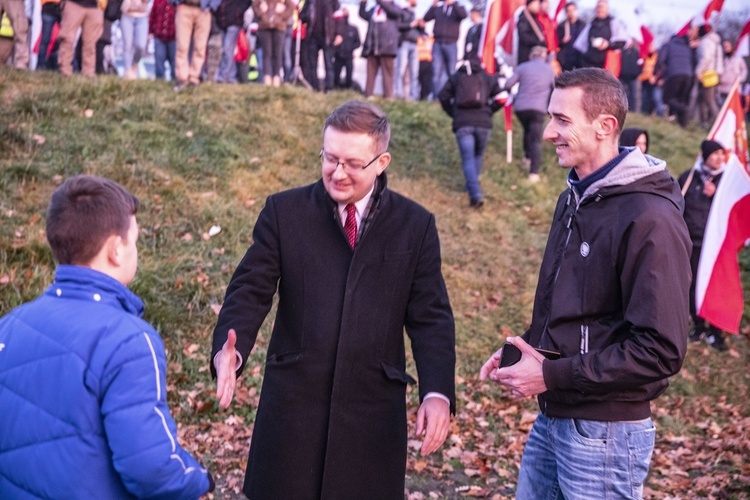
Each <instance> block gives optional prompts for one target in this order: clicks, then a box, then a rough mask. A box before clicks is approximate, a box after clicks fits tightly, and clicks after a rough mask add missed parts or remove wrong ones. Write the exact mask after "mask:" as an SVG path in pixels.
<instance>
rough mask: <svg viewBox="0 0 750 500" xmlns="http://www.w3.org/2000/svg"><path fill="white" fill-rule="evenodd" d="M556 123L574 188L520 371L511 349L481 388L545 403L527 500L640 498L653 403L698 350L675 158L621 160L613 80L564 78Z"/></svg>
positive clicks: (532, 444) (556, 231)
mask: <svg viewBox="0 0 750 500" xmlns="http://www.w3.org/2000/svg"><path fill="white" fill-rule="evenodd" d="M594 96H596V99H594ZM548 111H549V115H550V122H549V124H548V125H547V128H546V129H545V131H544V138H545V139H546V140H548V141H551V142H552V143H554V145H555V147H556V150H557V155H558V162H559V164H560V166H561V167H565V168H571V169H572V170H571V171H570V174H569V176H568V185H569V189H568V190H567V191H565V192H564V193H562V195H561V196H560V198H559V199H558V202H557V207H556V209H555V214H554V219H553V222H552V227H551V229H550V234H549V239H548V242H547V247H546V250H545V253H544V258H543V261H542V266H541V270H540V272H539V281H538V285H537V290H536V296H535V299H534V312H533V315H532V319H531V325H530V327H529V329H528V330H527V331H526V333H524V334H523V336H522V337H511V338H509V339H508V340H507V342H508V343H509V344H512V345H513V346H514V347H515V348H517V349H520V351H521V356H520V361H518V362H517V363H515V364H513V365H511V366H505V363H503V364H502V366H503V367H501V368H499V369H498V367H499V366H501V364H500V359H501V357H502V355H503V352H502V351H503V350H505V349H506V347H504V348H502V349H500V350H499V351H498V352H496V353H495V354H494V355H493V356H492V357H491V358H490V359H489V360H488V361H487V363H486V364H485V365H484V366H483V367H482V370H481V373H480V376H481V377H482V378H483V379H484V378H486V377H488V376H489V378H491V379H492V380H494V381H496V382H498V383H499V384H501V385H503V386H504V387H506V388H507V389H508V390H509V392H510V393H511V395H513V396H515V397H518V398H521V397H529V396H538V401H539V406H540V410H541V411H540V413H539V415H538V416H537V420H536V422H535V424H534V427H533V429H532V431H531V434H530V436H529V440H528V442H527V444H526V448H525V450H524V453H523V459H522V462H521V470H520V473H519V478H518V488H517V490H516V498H518V499H521V500H525V499H537V498H545V497H548V496H549V492H551V491H552V492H555V491H556V492H558V494H559V496H561V497H565V498H608V497H617V498H640V497H641V495H642V490H643V482H644V480H645V478H646V475H647V473H648V469H649V462H650V459H651V453H652V451H653V447H654V439H655V432H656V431H655V429H654V425H653V423H652V421H651V418H650V415H651V408H650V401H651V400H652V399H654V398H656V397H657V396H659V395H660V394H662V393H663V392H664V391H665V390H666V388H667V385H668V382H667V378H668V377H670V376H672V375H674V374H675V373H677V372H678V371H679V370H680V368H681V366H682V361H683V359H684V356H685V352H686V350H687V317H688V298H687V292H688V289H689V287H690V239H689V236H688V231H687V228H686V227H685V221H684V220H683V218H682V208H683V205H684V201H683V198H682V196H681V195H680V191H679V188H678V186H677V182H676V181H675V180H674V179H672V177H671V176H670V175H669V173H668V172H667V171H666V169H665V166H666V164H665V163H664V162H663V161H662V160H658V159H656V158H653V157H651V156H644V155H643V153H641V151H640V150H639V149H638V148H622V149H619V150H618V146H617V144H618V135H619V133H620V129H621V127H622V123H623V122H624V120H625V115H626V113H627V99H626V97H625V91H624V89H623V88H622V85H621V84H620V82H619V81H618V80H617V79H616V78H615V77H614V76H613V75H612V74H610V73H609V72H607V71H604V70H602V69H597V68H583V69H577V70H573V71H566V72H563V73H562V74H560V75H559V76H558V77H557V79H556V81H555V90H554V91H553V92H552V96H551V99H550V104H549V110H548ZM509 344H506V346H507V345H509ZM532 346H533V347H532ZM536 348H540V349H544V350H547V351H554V352H556V353H557V354H548V355H549V356H550V359H548V358H547V357H545V356H544V355H543V354H541V353H540V352H537V350H536ZM508 349H509V350H510V351H512V349H511V348H508ZM510 351H509V352H510Z"/></svg>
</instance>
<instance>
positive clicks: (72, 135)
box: [0, 70, 750, 498]
mask: <svg viewBox="0 0 750 500" xmlns="http://www.w3.org/2000/svg"><path fill="white" fill-rule="evenodd" d="M357 97H358V96H357V95H355V94H352V93H331V94H327V95H321V94H312V93H309V92H308V91H305V90H303V89H299V88H293V87H282V88H280V89H268V88H263V87H260V86H218V85H202V86H200V87H198V88H196V89H192V90H188V91H185V92H181V93H179V94H175V93H173V92H172V91H171V89H170V88H169V87H168V86H167V85H166V84H164V83H163V82H162V83H159V82H147V81H136V82H126V81H122V80H118V79H112V78H99V79H96V80H84V79H79V78H73V79H67V80H66V79H62V78H60V77H59V76H58V75H54V74H43V75H42V74H28V73H21V72H15V71H9V70H2V72H0V117H1V118H0V312H2V313H3V314H4V313H5V312H7V311H9V310H10V309H11V308H12V307H14V306H16V305H18V304H20V303H22V302H24V301H27V300H31V299H33V298H34V297H36V296H37V295H38V294H39V293H40V292H41V291H42V290H43V289H44V288H45V287H46V286H47V285H48V284H49V283H50V281H51V277H52V273H53V270H54V263H53V260H52V257H51V253H50V251H49V250H48V248H47V246H46V240H45V237H44V212H45V209H46V206H47V203H48V200H49V195H50V193H51V192H52V191H53V190H54V188H55V187H56V186H57V185H59V183H60V182H61V181H62V180H63V179H64V178H66V177H67V176H70V175H73V174H77V173H88V174H96V175H102V176H107V177H111V178H113V179H115V180H116V181H118V182H120V183H122V184H123V185H125V186H126V187H127V188H128V189H130V190H131V191H132V192H133V193H134V194H136V195H137V196H138V197H139V199H140V200H141V203H142V210H141V213H139V215H138V220H139V223H140V226H141V235H140V238H141V239H140V243H139V249H140V267H139V271H138V275H137V279H136V280H135V282H134V283H133V284H132V286H131V288H132V289H133V290H134V291H135V292H136V293H138V294H139V295H140V296H141V297H142V298H143V299H144V301H145V303H146V311H147V312H146V319H147V320H148V321H150V322H151V323H153V324H154V325H155V326H156V327H157V329H158V330H159V332H160V333H161V335H162V337H163V338H164V340H165V344H166V346H167V349H168V351H169V374H168V383H169V389H170V391H171V392H170V394H169V401H170V405H171V408H172V410H173V412H174V415H175V418H176V420H178V422H180V425H181V428H180V431H181V435H182V440H183V442H184V444H185V445H186V447H188V448H189V449H191V450H193V451H194V452H195V453H196V455H197V456H199V457H200V458H201V459H202V460H203V461H204V462H205V463H206V464H207V465H208V466H209V467H210V468H211V469H212V471H214V473H215V476H216V477H217V482H218V484H219V489H218V490H217V492H216V493H215V495H214V497H215V498H237V497H238V494H239V488H240V486H241V479H242V476H243V472H244V466H245V464H246V455H247V449H248V441H249V438H250V435H251V432H250V431H251V428H252V422H253V418H254V410H255V407H256V405H257V401H258V392H259V390H260V384H261V381H262V361H263V359H264V356H265V348H266V345H267V341H268V336H269V333H270V327H271V318H269V320H268V321H267V322H266V324H265V325H264V326H263V328H262V330H261V333H260V336H259V342H258V345H257V347H256V349H255V351H254V353H253V355H252V358H253V359H252V363H254V365H255V366H256V368H255V369H254V370H248V371H247V372H246V373H245V375H244V378H243V380H242V382H241V387H240V388H239V390H238V394H237V398H236V401H235V403H234V404H233V406H232V408H231V409H230V410H228V411H223V410H220V409H219V408H218V405H217V404H216V400H215V398H214V397H213V391H214V385H213V383H212V381H211V379H210V376H209V374H208V355H209V352H210V336H211V332H212V328H213V324H214V322H215V319H216V314H217V311H218V309H219V307H220V305H221V303H222V300H223V294H224V290H225V287H226V285H227V283H228V281H229V278H230V276H231V274H232V272H233V270H234V268H235V266H236V264H237V262H238V261H239V259H240V258H241V257H242V255H243V254H244V251H245V250H246V248H247V246H248V244H249V243H250V240H251V232H252V228H253V224H254V222H255V219H256V217H257V215H258V213H259V211H260V209H261V208H262V206H263V204H264V200H265V197H266V196H268V195H269V194H272V193H274V192H276V191H279V190H282V189H286V188H289V187H293V186H298V185H303V184H307V183H311V182H314V181H315V180H317V179H318V177H319V173H320V161H319V159H318V152H319V151H320V147H321V127H322V124H323V121H324V119H325V117H326V116H327V115H328V113H329V112H330V111H331V110H332V109H333V108H334V107H335V106H337V105H338V104H340V103H342V102H344V101H345V100H347V99H352V98H357ZM375 102H376V104H378V105H380V106H382V107H383V108H384V109H385V110H386V111H387V112H388V114H389V117H390V119H391V122H392V127H393V133H392V141H391V147H390V151H391V153H392V155H393V161H392V164H391V166H390V167H389V170H388V172H389V183H390V186H391V187H392V188H393V189H395V190H397V191H399V192H401V193H404V194H406V195H408V196H410V197H412V198H414V199H415V200H417V201H418V202H420V203H421V204H423V205H424V206H426V207H427V208H428V209H429V210H431V211H433V212H434V213H435V215H436V218H437V224H438V229H439V232H440V237H441V243H442V253H443V270H444V274H445V278H446V281H447V286H448V291H449V294H450V297H451V302H452V305H453V308H454V313H455V316H456V328H457V354H458V376H459V379H458V382H459V385H458V388H459V410H458V414H457V416H456V418H455V420H454V425H453V433H452V435H451V437H450V438H449V441H448V442H447V443H446V445H444V446H443V448H442V449H441V450H440V451H439V452H438V453H436V454H434V456H433V457H429V458H428V459H427V460H422V459H421V458H418V457H417V455H416V451H415V446H416V443H411V442H410V453H409V468H408V471H407V475H408V477H407V488H408V490H409V497H410V498H427V497H430V498H455V497H462V496H466V495H470V496H480V497H487V498H505V497H509V496H512V494H513V491H514V485H515V477H516V473H517V467H518V464H519V462H520V453H521V450H522V447H523V444H524V442H525V438H526V435H527V433H528V430H529V429H530V426H531V423H532V422H533V416H534V414H535V411H536V405H535V403H534V402H533V401H525V402H523V403H517V402H513V401H512V400H510V399H508V398H506V397H505V395H504V394H503V393H502V391H500V390H499V389H497V388H495V387H492V386H490V385H486V384H480V383H479V382H478V381H477V378H476V374H477V372H478V369H479V367H480V366H481V365H482V363H483V362H484V361H485V359H486V358H487V357H488V356H489V354H490V353H491V352H492V351H493V350H494V349H496V348H497V347H499V345H500V343H501V342H502V340H503V339H504V338H505V337H506V336H508V335H516V334H520V333H522V332H523V331H524V329H525V328H526V326H527V325H528V322H529V320H530V317H531V306H532V300H533V293H534V288H535V285H536V276H537V272H538V267H539V264H540V260H541V255H542V252H543V249H544V245H545V240H546V235H547V230H548V228H549V222H550V218H551V213H552V210H553V208H554V203H555V201H556V198H557V195H558V193H559V192H560V191H561V190H563V189H564V187H565V184H564V179H565V174H566V172H564V171H562V170H561V169H560V168H559V167H557V166H556V161H555V158H554V151H553V150H552V148H551V147H550V146H548V145H545V149H544V167H543V169H542V177H543V180H542V182H540V183H539V184H535V185H530V184H528V183H527V182H526V181H525V178H526V172H525V171H524V169H523V168H522V167H521V165H520V161H519V160H520V157H521V156H522V155H521V149H520V137H521V133H520V127H519V126H518V124H517V123H516V124H515V130H516V136H515V141H514V159H515V161H514V162H513V163H511V164H507V163H506V162H505V137H504V133H503V118H502V113H500V114H498V115H496V118H495V130H494V132H493V136H492V139H491V144H490V146H489V149H488V152H487V155H486V158H485V173H484V174H483V177H482V183H483V188H484V190H485V193H486V201H487V203H486V205H485V208H484V210H483V211H481V212H477V211H474V210H470V209H469V208H468V201H467V197H466V195H465V193H464V190H463V177H462V175H461V170H460V160H459V155H458V151H457V147H456V144H455V140H454V138H453V135H452V133H451V131H450V120H449V118H448V117H447V116H445V114H444V113H443V112H442V110H441V109H440V107H439V106H438V105H436V104H434V103H425V102H420V103H404V102H399V101H380V100H376V101H375ZM626 126H641V127H644V128H647V129H649V131H650V133H651V145H652V147H651V151H650V152H651V153H652V154H654V155H655V156H658V157H661V158H664V159H665V160H666V161H667V163H668V165H669V168H670V171H671V172H672V174H675V175H676V174H678V173H680V172H681V171H683V170H685V169H687V168H689V167H690V166H692V163H693V159H694V158H695V155H696V153H697V152H698V150H699V144H700V141H701V140H702V139H703V138H704V134H703V133H702V132H701V131H699V130H697V129H693V130H689V131H683V130H681V129H679V128H678V127H677V126H675V125H673V124H671V123H668V122H666V121H664V120H661V119H650V118H644V117H640V116H637V115H634V116H632V117H629V118H628V121H627V123H626ZM214 225H217V226H221V232H220V233H218V234H217V235H215V236H212V237H209V235H208V231H209V228H211V227H212V226H214ZM743 259H744V270H745V273H746V276H745V277H746V279H745V283H746V284H747V283H748V282H750V279H748V276H747V270H748V269H750V258H748V255H747V253H745V254H744V255H743ZM746 290H750V286H746ZM746 311H748V313H750V308H747V309H746ZM748 315H749V314H747V313H746V318H747V317H748ZM745 335H747V330H745ZM747 344H748V342H747V338H746V337H745V336H740V337H738V338H733V339H731V345H732V349H731V350H730V352H729V353H725V354H720V353H717V352H713V351H709V349H708V348H707V347H705V346H704V345H692V346H691V348H690V351H689V355H688V358H687V360H686V364H685V368H684V369H683V371H682V373H681V374H680V375H678V376H677V377H675V379H674V381H673V384H672V386H671V387H670V389H669V391H668V392H667V394H666V395H665V396H663V397H662V398H660V399H659V400H658V401H657V403H656V409H655V415H656V420H657V427H658V429H659V437H658V444H657V450H656V452H655V455H654V460H653V466H652V472H651V475H650V476H649V485H648V488H649V490H648V493H649V494H650V495H652V496H655V497H664V498H666V497H680V496H695V495H698V496H712V497H715V498H726V497H743V496H747V495H749V494H750V469H749V468H748V466H747V461H746V459H745V458H744V457H746V456H747V454H748V452H749V451H750V450H748V444H747V443H748V441H749V440H750V404H748V403H747V400H748V397H747V396H748V394H747V385H748V379H750V374H749V373H748V370H747V368H746V366H747V360H748V355H749V354H750V348H748V345H747ZM410 371H411V372H412V373H414V370H413V368H412V369H411V370H410ZM409 397H410V399H411V400H412V404H411V405H410V412H411V414H410V418H411V421H412V423H413V421H414V412H415V410H416V391H410V393H409Z"/></svg>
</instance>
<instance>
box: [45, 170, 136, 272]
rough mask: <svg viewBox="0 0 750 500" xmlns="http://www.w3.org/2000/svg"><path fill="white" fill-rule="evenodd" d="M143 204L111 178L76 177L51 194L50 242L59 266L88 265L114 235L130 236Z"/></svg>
mask: <svg viewBox="0 0 750 500" xmlns="http://www.w3.org/2000/svg"><path fill="white" fill-rule="evenodd" d="M139 206H140V203H139V202H138V199H137V198H136V197H135V196H133V195H132V194H130V192H129V191H128V190H127V189H125V188H124V187H122V186H121V185H120V184H118V183H116V182H115V181H113V180H111V179H105V178H104V177H94V176H90V175H77V176H75V177H71V178H69V179H68V180H66V181H65V182H64V183H63V184H62V185H61V186H60V187H58V188H57V189H55V192H54V193H52V199H51V200H50V204H49V208H48V209H47V241H48V242H49V245H50V247H51V248H52V253H53V254H54V255H55V258H56V259H57V261H58V262H59V263H60V264H75V265H86V264H88V263H90V262H91V260H92V259H93V258H94V257H95V256H96V254H97V253H98V252H99V250H101V248H102V245H104V242H105V241H106V240H107V238H109V237H110V236H111V235H113V234H116V235H118V236H122V237H123V238H125V237H127V234H128V229H129V228H130V217H131V216H133V215H135V214H136V213H137V212H138V208H139Z"/></svg>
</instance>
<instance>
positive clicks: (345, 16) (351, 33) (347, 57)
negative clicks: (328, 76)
mask: <svg viewBox="0 0 750 500" xmlns="http://www.w3.org/2000/svg"><path fill="white" fill-rule="evenodd" d="M338 16H339V20H340V23H341V24H340V26H341V29H340V30H339V31H340V33H339V35H337V36H336V38H335V39H334V41H333V47H334V49H333V50H334V52H333V82H334V87H335V88H337V89H350V88H352V70H353V67H354V51H355V50H356V49H357V48H359V46H360V45H361V44H362V42H361V41H360V39H359V30H357V28H356V27H355V26H352V25H351V24H349V10H348V9H347V8H346V7H343V8H342V9H341V11H340V13H339V14H338ZM342 69H343V70H345V71H346V76H345V77H344V80H343V81H342V80H341V70H342Z"/></svg>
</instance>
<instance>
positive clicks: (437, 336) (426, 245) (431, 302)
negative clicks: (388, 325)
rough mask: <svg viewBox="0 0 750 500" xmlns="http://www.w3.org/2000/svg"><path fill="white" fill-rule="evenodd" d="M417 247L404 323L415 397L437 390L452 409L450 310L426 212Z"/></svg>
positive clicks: (453, 356)
mask: <svg viewBox="0 0 750 500" xmlns="http://www.w3.org/2000/svg"><path fill="white" fill-rule="evenodd" d="M425 226H426V227H425V232H424V235H423V239H422V242H421V245H420V248H419V256H418V262H417V267H416V269H415V272H414V278H413V281H412V285H411V291H410V293H409V303H408V305H407V308H406V318H405V322H404V325H405V327H406V333H407V334H408V335H409V338H410V339H411V347H412V352H413V353H414V361H415V362H416V365H417V373H418V375H419V399H420V401H421V400H422V399H424V397H425V395H427V394H428V393H430V392H438V393H440V394H443V395H445V396H446V397H447V398H448V399H450V402H451V404H450V406H451V412H453V413H455V411H456V388H455V370H456V339H455V327H454V322H453V311H452V310H451V306H450V302H449V301H448V291H447V290H446V288H445V282H444V281H443V274H442V272H441V268H440V265H441V264H440V241H439V239H438V233H437V228H436V227H435V217H434V216H433V215H432V214H430V216H429V221H428V222H427V224H426V225H425Z"/></svg>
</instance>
